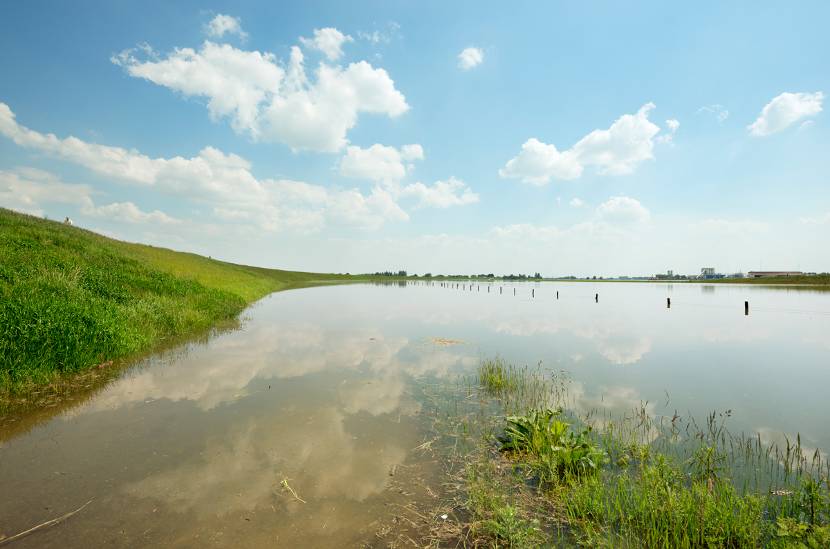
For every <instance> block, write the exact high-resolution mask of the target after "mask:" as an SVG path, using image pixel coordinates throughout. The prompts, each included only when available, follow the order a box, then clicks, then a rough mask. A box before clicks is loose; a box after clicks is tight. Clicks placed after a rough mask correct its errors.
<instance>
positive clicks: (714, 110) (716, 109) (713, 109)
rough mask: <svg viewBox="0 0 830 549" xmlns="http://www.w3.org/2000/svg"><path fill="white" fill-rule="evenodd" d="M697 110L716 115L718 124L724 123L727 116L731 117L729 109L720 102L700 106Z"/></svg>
mask: <svg viewBox="0 0 830 549" xmlns="http://www.w3.org/2000/svg"><path fill="white" fill-rule="evenodd" d="M697 112H699V113H700V112H704V113H708V114H711V115H713V116H714V117H715V119H716V120H717V121H718V124H723V123H724V122H725V121H726V119H727V118H729V111H728V110H726V108H725V107H724V106H723V105H720V104H717V103H715V104H712V105H704V106H703V107H700V108H699V109H698V110H697Z"/></svg>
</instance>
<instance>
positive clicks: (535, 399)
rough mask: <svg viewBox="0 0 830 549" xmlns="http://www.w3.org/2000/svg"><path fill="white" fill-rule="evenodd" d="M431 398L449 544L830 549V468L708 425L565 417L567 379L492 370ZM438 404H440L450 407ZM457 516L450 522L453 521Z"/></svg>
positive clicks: (713, 420)
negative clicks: (443, 471) (444, 471)
mask: <svg viewBox="0 0 830 549" xmlns="http://www.w3.org/2000/svg"><path fill="white" fill-rule="evenodd" d="M458 390H459V392H458V393H456V394H454V395H452V396H447V395H443V396H440V397H438V398H436V399H435V401H434V405H435V409H434V410H433V414H434V417H435V422H434V428H435V438H434V440H433V441H430V445H431V447H433V448H436V447H443V450H442V452H443V453H444V456H445V457H444V458H443V459H444V460H445V461H446V463H447V464H448V465H447V468H448V473H449V476H450V479H449V481H448V482H446V483H445V485H446V486H449V487H451V489H450V494H449V497H448V499H447V500H445V501H443V502H441V504H440V507H439V511H437V512H436V511H435V510H429V511H425V512H424V513H422V516H424V517H429V516H430V515H432V516H434V515H436V514H439V513H444V512H447V513H448V514H447V515H444V516H445V517H446V520H442V521H438V522H437V523H436V522H435V521H434V520H433V521H431V522H428V523H427V524H424V527H429V528H431V534H430V536H428V537H429V539H428V540H427V541H428V542H430V543H433V544H436V545H441V546H444V545H446V546H452V545H453V544H455V545H456V546H472V547H484V546H487V547H540V546H545V547H548V546H572V545H576V544H579V545H587V546H591V547H632V548H633V547H667V548H668V547H672V548H674V547H810V548H812V547H816V548H818V547H828V546H830V486H828V473H830V469H828V466H827V463H826V461H824V458H823V456H822V454H821V453H820V452H818V451H815V452H810V453H808V452H807V451H805V450H804V449H802V448H801V446H800V443H799V441H798V440H796V441H788V443H787V446H786V448H779V447H777V446H770V445H766V444H763V443H762V441H761V440H760V438H757V437H746V436H743V435H740V436H739V435H731V434H730V433H729V432H728V430H727V428H726V426H725V422H726V420H727V418H728V417H729V413H728V412H727V413H723V414H715V413H713V414H712V415H711V416H709V417H708V418H707V421H706V422H705V424H703V425H698V424H696V423H695V422H694V421H693V420H692V419H684V418H681V417H678V416H677V415H676V414H675V416H674V417H671V416H669V417H663V418H658V417H656V416H654V415H653V414H651V413H649V411H648V407H647V406H646V405H645V404H644V405H643V406H642V407H641V409H639V410H635V411H632V413H628V414H626V415H625V417H619V418H612V417H610V416H609V415H607V414H597V413H596V412H593V411H589V412H584V411H583V412H582V414H581V416H580V415H578V414H576V413H574V412H569V411H568V410H569V408H568V405H569V404H571V405H572V404H573V403H572V402H570V400H569V390H568V382H567V378H564V377H562V374H561V373H559V374H548V373H545V372H542V371H541V370H533V369H528V368H521V369H520V368H515V367H513V366H510V365H508V364H505V363H504V362H502V361H501V360H486V361H484V362H483V363H482V364H481V366H480V368H479V371H478V376H477V379H475V380H473V381H472V382H471V383H469V384H468V385H466V386H465V387H459V388H458ZM441 399H444V400H443V401H442V400H441ZM447 509H449V511H446V510H447Z"/></svg>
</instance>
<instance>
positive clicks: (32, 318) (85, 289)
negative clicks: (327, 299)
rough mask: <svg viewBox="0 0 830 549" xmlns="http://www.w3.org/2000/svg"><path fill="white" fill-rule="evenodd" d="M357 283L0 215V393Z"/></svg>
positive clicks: (2, 212) (4, 212)
mask: <svg viewBox="0 0 830 549" xmlns="http://www.w3.org/2000/svg"><path fill="white" fill-rule="evenodd" d="M364 278H367V277H364ZM359 279H361V278H360V277H349V276H344V275H320V274H315V273H304V272H293V271H282V270H275V269H263V268H257V267H249V266H245V265H235V264H232V263H225V262H222V261H216V260H213V259H210V258H207V257H202V256H199V255H196V254H190V253H182V252H175V251H172V250H167V249H163V248H157V247H153V246H145V245H141V244H132V243H127V242H121V241H118V240H113V239H110V238H106V237H104V236H101V235H98V234H95V233H93V232H90V231H86V230H83V229H80V228H77V227H71V226H67V225H64V224H62V223H56V222H53V221H48V220H44V219H40V218H35V217H31V216H27V215H23V214H18V213H15V212H12V211H9V210H6V209H2V208H0V391H4V392H7V391H10V390H14V391H17V390H22V389H25V388H26V387H27V386H36V385H43V384H46V383H49V382H51V381H53V380H54V379H56V377H57V376H60V375H62V374H67V373H72V372H78V371H81V370H84V369H86V368H90V367H93V366H95V365H99V364H102V363H104V362H107V361H110V360H114V359H119V358H122V357H127V356H130V355H134V354H136V353H142V352H146V351H148V350H150V349H153V348H155V347H158V346H159V345H161V344H163V343H164V342H165V341H167V340H171V339H173V338H177V337H181V336H185V335H187V334H189V333H194V332H196V331H199V330H204V329H207V328H210V327H211V326H214V325H215V324H216V323H217V322H220V321H222V320H227V319H233V318H235V316H236V315H237V314H238V313H239V312H240V311H242V310H243V309H244V308H245V307H246V306H247V305H248V304H249V303H251V302H253V301H255V300H257V299H259V298H261V297H263V296H265V295H267V294H269V293H271V292H274V291H278V290H283V289H287V288H291V287H297V286H303V285H310V284H315V283H322V282H331V281H348V280H359Z"/></svg>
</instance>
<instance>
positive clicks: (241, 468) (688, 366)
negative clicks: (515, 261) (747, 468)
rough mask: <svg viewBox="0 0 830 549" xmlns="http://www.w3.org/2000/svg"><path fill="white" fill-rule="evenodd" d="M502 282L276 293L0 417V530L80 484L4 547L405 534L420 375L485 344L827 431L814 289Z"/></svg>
mask: <svg viewBox="0 0 830 549" xmlns="http://www.w3.org/2000/svg"><path fill="white" fill-rule="evenodd" d="M463 284H464V283H462V285H463ZM503 286H504V288H505V289H504V292H503V293H501V294H500V293H499V284H495V285H493V286H492V287H491V288H490V291H489V292H488V291H487V286H486V285H484V284H482V285H480V289H479V285H477V284H474V285H473V289H472V290H469V289H468V290H466V291H465V290H461V289H448V288H442V287H440V285H439V284H437V283H436V285H435V286H430V285H423V284H418V285H412V284H408V285H406V286H399V285H385V286H372V285H359V286H358V285H354V286H335V287H324V288H311V289H304V290H295V291H290V292H283V293H279V294H275V295H273V296H271V297H269V298H267V299H265V300H263V301H261V302H260V303H258V304H257V305H255V306H254V307H252V308H251V309H250V310H249V311H247V312H246V313H245V319H244V321H243V325H242V328H241V329H238V330H234V331H229V332H225V333H221V334H218V335H216V336H214V337H211V338H207V339H206V340H205V341H199V342H194V343H191V344H188V345H185V346H182V347H180V348H177V349H174V350H171V351H168V352H166V353H163V354H161V355H159V356H155V357H151V358H148V359H146V360H144V361H142V363H141V364H140V365H138V366H136V367H135V368H133V369H131V370H129V371H127V372H126V373H125V374H124V375H123V376H122V377H120V379H117V380H116V381H114V382H112V383H110V384H109V385H108V386H106V387H105V388H103V389H101V390H99V391H98V392H96V393H94V394H93V395H91V396H90V397H89V398H87V399H86V400H85V401H84V402H83V403H81V404H79V405H77V406H74V407H69V408H66V409H63V410H62V411H60V412H56V415H54V416H52V417H51V418H49V417H48V416H45V415H44V413H43V411H41V413H40V414H39V415H37V416H29V417H15V418H13V421H12V420H11V419H9V418H6V421H4V422H0V425H1V426H0V440H2V442H0V535H2V534H5V535H7V536H9V535H12V534H15V533H17V532H19V531H23V530H26V529H27V528H30V527H31V526H34V525H35V524H38V523H41V522H44V521H46V520H49V519H51V518H55V517H57V516H60V515H62V514H64V513H66V512H68V511H72V510H74V509H77V508H78V507H80V506H81V505H83V504H84V503H86V502H88V501H90V500H91V501H92V502H91V503H90V504H89V505H88V506H87V507H86V508H84V509H83V510H82V511H81V512H79V513H78V514H77V515H74V516H72V517H71V518H70V519H69V520H67V521H66V522H64V523H62V524H60V525H57V526H52V527H50V528H47V529H44V530H42V531H39V532H36V533H34V534H32V535H31V536H29V537H27V538H24V539H23V540H21V541H20V542H18V546H20V547H35V546H37V547H52V546H55V547H56V546H60V547H75V546H77V547H81V546H83V547H89V546H97V545H104V544H109V545H115V546H131V545H148V544H157V545H173V546H176V545H179V546H188V545H196V544H198V545H207V546H220V547H221V546H234V547H239V546H250V547H254V546H262V545H264V544H271V545H280V546H286V547H291V546H314V547H343V546H360V545H363V544H365V545H372V544H379V543H380V542H379V540H380V539H381V538H380V537H378V536H376V534H377V533H378V532H379V531H388V530H389V529H390V528H391V529H393V530H398V531H400V532H404V531H405V530H406V525H405V524H403V523H398V524H392V525H391V526H390V524H389V523H388V518H389V517H390V516H392V515H393V514H394V510H395V509H398V508H400V506H403V505H407V504H408V503H409V502H412V501H414V500H427V501H429V499H430V498H432V497H433V494H435V493H437V492H438V490H439V484H440V481H441V476H440V463H438V462H437V461H436V460H434V459H432V458H431V457H430V455H429V454H428V453H424V452H419V451H416V450H415V448H416V447H418V446H419V445H420V444H421V443H423V442H424V440H425V437H426V436H427V435H426V433H427V429H426V428H427V425H426V423H427V418H425V417H424V414H423V413H422V411H423V408H424V400H423V396H422V389H423V388H424V387H425V386H427V385H428V384H434V383H436V382H438V383H451V382H452V381H451V380H453V379H455V378H456V376H457V375H458V374H460V373H464V372H469V371H471V370H473V369H474V368H475V366H476V365H477V364H478V361H479V360H480V358H484V357H492V356H494V355H497V354H498V355H500V356H502V357H503V358H505V359H506V360H508V361H510V362H514V363H519V364H531V365H535V364H537V363H538V362H540V361H541V363H542V367H543V368H549V369H552V370H559V369H564V370H567V371H569V372H570V374H571V376H572V378H573V383H572V386H571V393H572V395H571V396H572V399H573V401H574V406H575V408H576V409H577V411H578V412H581V413H587V412H589V411H595V412H599V413H611V414H621V413H625V412H626V411H628V410H630V409H632V408H633V407H636V406H641V405H643V406H645V407H646V409H647V410H648V412H649V413H650V414H652V415H658V414H669V415H671V414H672V413H673V412H674V411H675V410H676V411H677V412H678V413H679V414H681V415H684V416H689V415H692V416H696V417H704V416H705V415H706V414H707V413H708V412H710V411H712V410H720V411H723V410H727V409H730V410H731V411H732V417H731V418H730V419H729V427H730V429H731V430H732V431H741V430H743V431H747V432H752V433H755V432H758V433H760V434H761V437H762V438H763V439H764V440H765V441H778V440H783V437H785V436H787V437H790V438H791V439H792V438H794V437H795V435H796V433H800V435H801V442H802V445H803V446H805V447H807V448H823V449H827V448H830V425H828V423H827V421H826V418H827V411H828V409H827V404H826V388H827V387H828V386H830V383H829V382H830V335H828V334H830V293H827V292H818V291H809V290H794V289H792V288H761V287H757V286H726V285H722V286H715V285H698V284H631V283H620V284H616V283H601V284H589V283H560V284H554V283H540V284H516V285H503ZM514 287H515V288H516V296H515V297H514V295H513V288H514ZM531 289H535V297H531ZM557 291H558V292H559V299H558V300H557V299H556V292H557ZM596 293H599V302H598V303H597V302H595V294H596ZM666 297H671V299H672V307H671V309H667V308H666ZM745 300H748V301H749V302H750V307H751V309H750V314H749V316H744V310H743V307H744V306H743V303H744V301H745ZM21 426H25V428H21ZM283 480H285V481H286V483H287V485H288V486H289V487H290V488H291V489H290V490H289V489H288V488H287V487H286V486H285V485H283V484H282V481H283ZM291 490H293V493H292V491H291ZM300 500H303V501H300Z"/></svg>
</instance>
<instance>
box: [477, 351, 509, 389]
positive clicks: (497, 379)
mask: <svg viewBox="0 0 830 549" xmlns="http://www.w3.org/2000/svg"><path fill="white" fill-rule="evenodd" d="M478 380H479V383H480V384H481V386H482V387H484V390H485V391H487V392H488V393H490V394H491V395H501V394H503V393H506V392H509V391H514V390H515V389H516V388H517V387H518V376H517V372H516V369H515V368H514V367H512V366H509V365H507V364H506V363H505V362H504V360H502V359H501V358H494V359H491V360H485V361H484V362H482V363H481V365H480V366H479V368H478Z"/></svg>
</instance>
